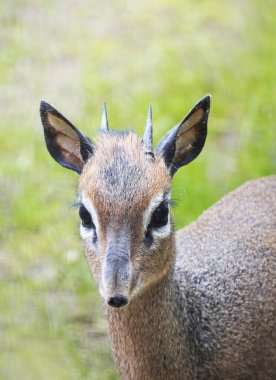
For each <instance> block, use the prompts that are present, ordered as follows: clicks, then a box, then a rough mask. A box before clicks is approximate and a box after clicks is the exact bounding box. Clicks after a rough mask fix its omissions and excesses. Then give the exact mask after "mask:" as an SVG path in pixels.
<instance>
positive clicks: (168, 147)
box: [155, 94, 211, 177]
mask: <svg viewBox="0 0 276 380" xmlns="http://www.w3.org/2000/svg"><path fill="white" fill-rule="evenodd" d="M210 105H211V95H210V94H206V95H205V96H204V97H203V98H202V99H200V100H199V101H198V102H197V103H196V104H195V106H194V107H193V108H192V109H191V110H190V111H189V112H188V114H187V115H186V116H185V118H184V119H183V120H182V121H181V122H180V123H179V124H177V125H176V126H175V127H173V128H172V129H171V130H170V131H169V132H167V134H166V135H165V136H164V137H163V138H162V139H161V140H160V142H159V143H158V145H157V147H156V150H155V152H156V153H157V154H158V155H161V156H162V157H163V159H164V161H165V164H166V166H167V167H168V170H169V173H170V175H171V177H173V175H174V174H175V172H176V171H177V170H178V169H179V168H180V167H181V166H185V165H187V164H188V163H190V162H191V161H193V160H194V159H195V158H196V157H197V156H198V155H199V153H200V152H201V150H202V149H203V147H204V144H205V141H206V137H207V122H208V116H209V112H210ZM199 108H201V109H203V111H204V115H203V119H202V120H201V131H202V135H201V137H200V138H199V140H198V141H197V142H196V143H195V144H194V146H193V150H192V151H191V152H192V154H190V155H189V156H188V157H186V158H185V159H184V160H182V161H180V162H179V164H178V165H177V166H175V165H172V161H173V157H174V154H175V143H176V137H177V134H178V131H179V129H180V128H181V126H182V125H183V124H184V123H185V122H186V121H187V120H188V119H189V117H190V116H191V115H192V114H193V113H195V112H196V111H197V110H198V109H199Z"/></svg>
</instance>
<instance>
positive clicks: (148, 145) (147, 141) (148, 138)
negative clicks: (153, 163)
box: [143, 105, 152, 154]
mask: <svg viewBox="0 0 276 380" xmlns="http://www.w3.org/2000/svg"><path fill="white" fill-rule="evenodd" d="M143 146H144V150H145V152H146V153H150V154H151V153H152V109H151V105H150V106H149V111H148V116H147V122H146V126H145V132H144V136H143Z"/></svg>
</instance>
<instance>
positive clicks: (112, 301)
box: [107, 296, 127, 308]
mask: <svg viewBox="0 0 276 380" xmlns="http://www.w3.org/2000/svg"><path fill="white" fill-rule="evenodd" d="M107 303H108V305H109V306H112V307H117V308H118V307H123V306H125V305H126V304H127V299H126V298H125V297H123V296H116V297H110V298H109V300H108V301H107Z"/></svg>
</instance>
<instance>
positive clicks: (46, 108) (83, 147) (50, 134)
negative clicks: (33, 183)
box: [40, 100, 94, 174]
mask: <svg viewBox="0 0 276 380" xmlns="http://www.w3.org/2000/svg"><path fill="white" fill-rule="evenodd" d="M47 113H51V114H52V115H53V116H57V117H58V118H59V119H61V120H63V121H64V122H65V123H66V124H68V125H69V126H70V127H71V128H72V129H73V130H74V132H76V134H77V135H78V137H79V139H80V153H81V156H82V159H83V161H84V163H85V162H86V161H87V160H88V159H89V158H90V157H91V156H92V155H93V153H94V144H93V143H92V141H91V140H90V139H89V138H88V137H87V136H85V135H84V134H83V133H82V132H81V131H80V130H79V129H78V128H76V127H75V126H74V125H73V124H72V123H71V122H70V121H69V120H68V119H66V118H65V117H64V116H63V115H62V114H61V113H60V112H58V111H57V110H56V109H55V108H54V107H53V106H52V105H51V104H49V103H47V102H46V101H45V100H41V102H40V118H41V121H42V125H43V131H44V138H45V142H46V147H47V149H48V152H49V153H50V155H51V156H52V157H53V159H54V160H55V161H56V162H58V163H59V164H60V165H61V166H63V167H65V168H67V169H71V170H73V171H75V172H77V173H78V174H81V173H82V168H81V167H79V166H76V165H73V164H69V163H68V162H67V161H65V160H64V157H63V156H62V154H61V153H60V152H59V150H58V149H57V146H56V144H55V143H54V140H55V139H54V136H55V130H54V128H53V127H52V126H51V125H50V124H49V122H48V119H47Z"/></svg>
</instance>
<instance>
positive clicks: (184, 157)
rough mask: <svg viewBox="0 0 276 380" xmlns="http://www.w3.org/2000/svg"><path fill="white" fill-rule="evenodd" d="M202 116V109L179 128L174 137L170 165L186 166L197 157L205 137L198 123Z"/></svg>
mask: <svg viewBox="0 0 276 380" xmlns="http://www.w3.org/2000/svg"><path fill="white" fill-rule="evenodd" d="M203 116H204V112H203V110H202V109H198V110H197V111H196V112H195V113H193V114H192V115H191V116H190V117H189V118H188V119H187V120H186V121H185V122H184V123H183V124H182V125H181V126H180V128H179V130H178V132H177V136H176V143H175V154H174V157H173V160H172V165H178V166H183V165H187V164H188V163H189V162H190V161H192V160H193V159H194V158H195V157H194V156H195V155H196V156H197V155H198V154H199V153H200V151H201V149H202V143H203V144H204V142H205V138H206V135H205V134H204V133H202V132H203V131H202V125H201V123H200V121H201V120H202V118H203Z"/></svg>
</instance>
